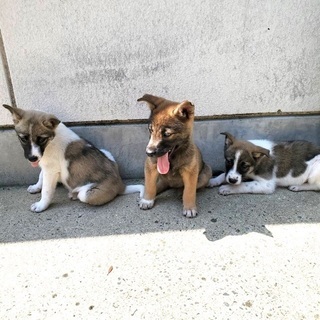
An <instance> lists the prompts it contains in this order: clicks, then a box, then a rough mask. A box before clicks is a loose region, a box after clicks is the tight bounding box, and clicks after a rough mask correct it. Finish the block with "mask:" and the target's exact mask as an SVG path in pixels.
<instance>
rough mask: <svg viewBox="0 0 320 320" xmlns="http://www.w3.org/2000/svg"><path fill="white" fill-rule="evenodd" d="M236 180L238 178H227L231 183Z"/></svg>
mask: <svg viewBox="0 0 320 320" xmlns="http://www.w3.org/2000/svg"><path fill="white" fill-rule="evenodd" d="M237 182H238V179H237V178H229V183H231V184H235V183H237Z"/></svg>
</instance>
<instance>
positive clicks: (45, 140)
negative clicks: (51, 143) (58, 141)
mask: <svg viewBox="0 0 320 320" xmlns="http://www.w3.org/2000/svg"><path fill="white" fill-rule="evenodd" d="M48 139H49V138H48V137H38V138H37V143H38V144H44V143H46V142H47V141H48Z"/></svg>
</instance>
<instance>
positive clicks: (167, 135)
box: [163, 131, 172, 138]
mask: <svg viewBox="0 0 320 320" xmlns="http://www.w3.org/2000/svg"><path fill="white" fill-rule="evenodd" d="M171 135H172V133H171V132H168V131H165V132H164V133H163V136H164V137H166V138H168V137H170V136H171Z"/></svg>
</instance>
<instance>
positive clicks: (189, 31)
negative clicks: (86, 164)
mask: <svg viewBox="0 0 320 320" xmlns="http://www.w3.org/2000/svg"><path fill="white" fill-rule="evenodd" d="M0 27H1V30H2V34H3V37H4V40H5V45H6V49H7V55H8V61H9V65H10V69H11V75H12V81H13V85H14V89H15V94H16V100H17V104H18V105H19V106H23V107H25V108H37V109H41V110H44V111H49V112H52V113H55V114H56V115H57V116H58V117H60V119H61V120H63V121H84V122H85V121H89V120H115V119H122V120H126V119H141V118H147V117H148V114H149V113H148V110H147V108H146V107H145V106H139V105H138V104H137V103H136V99H137V98H138V97H140V96H141V95H142V94H144V93H146V92H148V93H153V94H157V95H162V96H165V97H167V98H169V99H172V100H182V99H189V100H191V101H193V102H194V103H195V104H196V107H197V109H196V111H197V115H208V116H212V115H221V114H238V113H252V112H263V113H265V112H275V111H277V110H279V109H281V110H282V111H288V112H297V111H319V108H320V54H319V52H320V36H319V30H320V1H319V0H311V1H303V0H284V1H262V0H257V1H249V0H242V1H241V0H239V1H234V0H232V1H230V0H222V1H212V0H203V1H184V0H179V1H173V0H161V1H151V0H136V1H129V0H124V1H115V0H110V1H105V0H91V1H54V0H47V1H39V0H28V1H24V0H14V1H12V0H1V2H0ZM1 77H2V76H0V79H1ZM0 87H1V89H0V93H1V103H8V102H9V101H8V99H7V97H6V96H5V95H2V93H3V92H4V88H3V83H2V82H1V83H0ZM7 123H8V117H7V114H6V111H5V110H2V109H0V125H1V124H7ZM9 123H11V122H9Z"/></svg>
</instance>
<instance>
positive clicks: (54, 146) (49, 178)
mask: <svg viewBox="0 0 320 320" xmlns="http://www.w3.org/2000/svg"><path fill="white" fill-rule="evenodd" d="M3 106H4V107H5V108H6V109H8V110H9V111H10V112H11V114H12V118H13V122H14V128H15V131H16V133H17V135H18V138H19V140H20V143H21V145H22V147H23V149H24V156H25V158H26V159H28V160H29V162H30V164H31V165H32V167H37V166H38V165H39V166H40V167H41V169H42V170H41V172H40V175H39V181H38V182H37V183H36V184H35V185H31V186H29V188H28V191H29V192H30V193H37V192H40V191H41V200H40V201H39V202H36V203H34V204H32V206H31V210H32V211H34V212H41V211H44V210H46V209H47V208H48V206H49V205H50V203H51V201H52V198H53V195H54V191H55V188H56V184H57V182H62V183H63V185H64V186H65V187H66V188H67V189H68V190H69V197H70V199H76V198H78V199H79V200H80V201H82V202H85V203H88V204H91V205H102V204H105V203H107V202H109V201H111V200H112V199H113V198H115V197H116V196H117V195H118V194H126V193H132V192H140V193H141V196H142V194H143V189H144V187H143V186H142V185H136V186H127V187H126V186H125V185H124V184H123V182H122V180H121V178H120V175H119V171H118V166H117V163H116V162H115V160H114V158H113V157H112V155H111V153H110V152H108V151H105V150H99V149H97V148H95V147H94V146H93V145H92V144H90V143H89V142H87V141H85V140H83V139H81V138H80V137H79V136H78V135H77V134H75V133H74V132H73V131H71V130H70V129H68V128H67V127H66V126H65V125H64V124H63V123H62V122H60V120H58V119H57V118H56V117H55V116H54V115H51V114H47V113H44V112H40V111H29V110H22V109H19V108H13V107H11V106H8V105H3Z"/></svg>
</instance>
